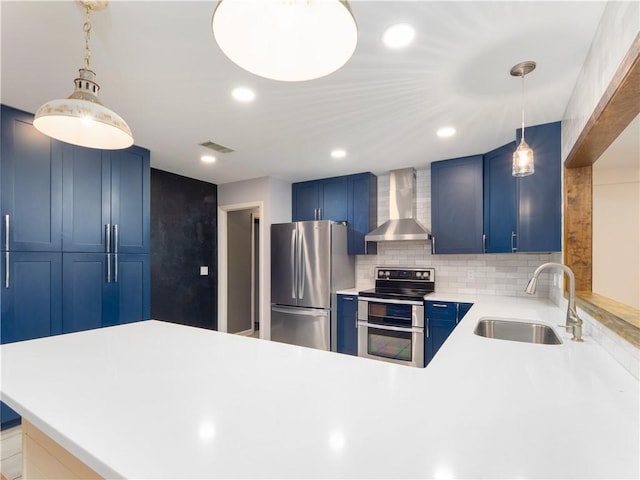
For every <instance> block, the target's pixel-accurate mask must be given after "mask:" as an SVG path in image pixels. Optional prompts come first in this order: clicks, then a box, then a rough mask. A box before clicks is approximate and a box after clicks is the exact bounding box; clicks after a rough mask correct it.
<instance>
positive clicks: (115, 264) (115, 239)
mask: <svg viewBox="0 0 640 480" xmlns="http://www.w3.org/2000/svg"><path fill="white" fill-rule="evenodd" d="M118 243H119V242H118V224H117V223H116V224H114V225H113V253H114V255H113V283H118Z"/></svg>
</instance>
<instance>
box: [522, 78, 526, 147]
mask: <svg viewBox="0 0 640 480" xmlns="http://www.w3.org/2000/svg"><path fill="white" fill-rule="evenodd" d="M524 75H525V74H524V72H522V142H524Z"/></svg>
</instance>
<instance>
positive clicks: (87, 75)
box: [33, 0, 133, 150]
mask: <svg viewBox="0 0 640 480" xmlns="http://www.w3.org/2000/svg"><path fill="white" fill-rule="evenodd" d="M80 3H81V4H82V6H83V7H84V8H85V10H86V20H85V22H84V24H83V30H84V35H85V54H84V67H83V68H81V69H80V75H79V76H78V78H76V79H75V80H74V83H75V90H74V91H73V93H72V94H71V95H69V97H68V98H65V99H58V100H52V101H50V102H47V103H45V104H44V105H42V106H41V107H40V108H39V109H38V111H37V112H36V116H35V119H34V121H33V126H34V127H36V128H37V129H38V130H40V131H41V132H42V133H44V134H45V135H48V136H50V137H53V138H56V139H58V140H62V141H63V142H67V143H71V144H74V145H80V146H82V147H90V148H99V149H105V150H117V149H121V148H126V147H129V146H131V145H133V135H132V134H131V130H130V129H129V126H128V125H127V123H126V122H125V121H124V120H123V119H122V117H120V115H118V114H117V113H115V112H113V111H112V110H109V109H108V108H107V107H105V106H104V105H103V104H102V102H101V101H100V100H99V99H98V90H100V86H99V85H98V84H97V83H96V81H95V77H96V74H95V73H94V72H93V71H92V70H91V69H90V67H89V61H90V59H91V50H90V49H89V40H90V35H91V17H90V12H91V10H102V9H104V8H105V7H106V6H107V1H106V0H104V1H81V2H80Z"/></svg>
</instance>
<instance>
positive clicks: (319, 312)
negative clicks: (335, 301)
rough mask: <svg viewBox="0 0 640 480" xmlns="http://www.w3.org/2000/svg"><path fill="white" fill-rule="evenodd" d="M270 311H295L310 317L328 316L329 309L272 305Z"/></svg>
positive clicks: (297, 313)
mask: <svg viewBox="0 0 640 480" xmlns="http://www.w3.org/2000/svg"><path fill="white" fill-rule="evenodd" d="M271 311H272V312H279V313H295V314H296V315H308V316H311V317H327V316H329V310H323V309H318V308H303V307H279V306H275V305H272V306H271Z"/></svg>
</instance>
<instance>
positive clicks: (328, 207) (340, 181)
mask: <svg viewBox="0 0 640 480" xmlns="http://www.w3.org/2000/svg"><path fill="white" fill-rule="evenodd" d="M347 188H348V187H347V177H332V178H325V179H322V180H311V181H309V182H300V183H294V184H293V185H292V200H293V204H292V218H293V221H294V222H304V221H307V220H334V221H336V222H344V221H346V220H347V196H348V191H347Z"/></svg>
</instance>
